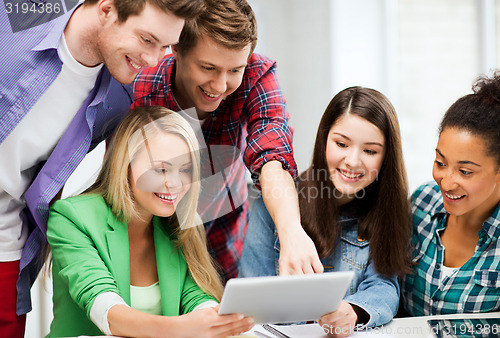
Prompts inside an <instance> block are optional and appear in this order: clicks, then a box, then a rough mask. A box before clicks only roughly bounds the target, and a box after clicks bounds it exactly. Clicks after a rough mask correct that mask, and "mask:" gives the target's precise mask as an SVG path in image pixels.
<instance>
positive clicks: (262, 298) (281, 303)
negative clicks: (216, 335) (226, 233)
mask: <svg viewBox="0 0 500 338" xmlns="http://www.w3.org/2000/svg"><path fill="white" fill-rule="evenodd" d="M353 277H354V272H353V271H341V272H325V273H320V274H310V275H294V276H266V277H248V278H233V279H230V280H229V281H228V282H227V284H226V287H225V289H224V294H223V295H222V300H221V302H220V308H219V314H230V313H241V314H244V315H246V316H252V317H253V318H254V321H255V323H292V322H304V321H309V320H318V319H319V318H320V317H321V316H322V315H324V314H326V313H330V312H333V311H335V310H336V309H337V307H338V305H339V304H340V301H341V300H342V299H343V298H344V296H345V293H346V291H347V289H348V287H349V285H350V283H351V280H352V278H353Z"/></svg>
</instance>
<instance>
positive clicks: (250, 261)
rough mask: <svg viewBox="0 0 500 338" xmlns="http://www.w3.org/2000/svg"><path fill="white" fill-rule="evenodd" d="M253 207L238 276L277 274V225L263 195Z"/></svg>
mask: <svg viewBox="0 0 500 338" xmlns="http://www.w3.org/2000/svg"><path fill="white" fill-rule="evenodd" d="M251 209H252V210H251V212H250V219H249V222H248V228H247V232H246V235H245V241H244V243H243V252H242V254H241V259H240V263H239V264H240V265H239V275H238V277H257V276H275V275H277V274H278V266H279V265H278V260H279V243H278V233H277V231H276V227H275V225H274V222H273V219H272V218H271V215H269V212H268V211H267V209H266V206H265V204H264V200H263V199H262V197H259V198H257V199H256V200H255V201H254V202H253V205H252V208H251Z"/></svg>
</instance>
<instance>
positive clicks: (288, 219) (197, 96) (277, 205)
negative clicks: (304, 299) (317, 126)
mask: <svg viewBox="0 0 500 338" xmlns="http://www.w3.org/2000/svg"><path fill="white" fill-rule="evenodd" d="M206 5H207V6H206V8H207V10H206V11H205V12H204V13H203V14H202V15H201V16H200V17H199V19H198V20H197V21H196V22H186V25H185V28H184V30H183V32H182V34H181V37H180V40H179V43H178V44H177V45H175V46H172V51H173V55H168V56H166V57H165V58H164V59H163V60H162V61H160V63H159V64H158V65H157V66H156V67H154V68H147V69H145V70H144V71H143V72H142V73H141V74H139V76H138V77H137V79H136V81H135V83H134V104H133V106H150V105H160V106H164V107H167V108H170V109H172V110H174V111H179V110H188V109H189V108H193V107H194V108H195V109H196V115H197V116H195V118H196V119H197V122H198V123H200V124H201V130H202V132H203V138H204V140H202V142H201V143H202V148H203V149H202V150H203V154H204V155H206V156H207V159H208V161H204V163H203V164H205V165H204V166H203V164H202V171H203V170H204V169H203V167H206V168H205V169H207V168H208V169H207V170H208V173H206V174H205V175H204V176H205V177H206V178H207V181H210V178H211V176H210V175H212V177H219V178H220V180H218V181H217V180H212V182H213V181H217V182H220V183H215V184H205V189H204V191H203V196H202V199H201V201H200V208H201V209H200V210H199V213H200V215H201V217H202V219H203V221H204V224H205V229H206V231H207V238H208V246H209V250H210V252H211V254H212V256H213V257H214V258H215V260H216V262H217V263H218V264H219V267H220V269H221V275H222V277H223V279H225V280H227V279H229V278H232V277H236V276H237V273H238V271H237V267H238V261H239V258H240V256H241V250H242V247H243V238H244V235H245V232H246V225H247V219H248V202H247V200H246V199H247V198H246V197H247V187H246V180H245V168H244V166H246V167H247V168H248V169H249V170H250V172H251V175H252V179H253V180H254V182H255V184H256V186H257V187H258V188H261V189H262V193H263V198H264V201H265V203H266V207H267V208H268V210H269V212H270V214H271V216H272V217H273V219H274V222H275V224H276V227H277V230H278V233H279V238H280V242H281V248H282V249H281V257H280V273H281V274H294V273H309V272H320V271H322V270H323V267H322V265H321V262H320V261H319V258H318V255H317V253H316V249H315V247H314V244H313V242H312V241H311V239H310V238H309V237H308V236H307V234H306V233H305V231H304V230H303V229H302V226H301V224H300V216H299V208H298V200H297V193H296V190H295V185H294V181H293V178H294V177H295V176H296V174H297V168H296V163H295V160H294V158H293V150H292V132H293V130H292V128H291V127H289V126H288V120H289V115H288V113H287V111H286V106H285V99H284V97H283V95H282V93H281V89H280V87H279V84H278V80H277V77H276V63H275V62H274V61H272V60H270V59H268V58H266V57H264V56H261V55H258V54H254V53H253V50H254V48H255V45H256V42H257V25H256V20H255V15H254V13H253V11H252V9H251V7H250V6H249V5H248V3H246V1H241V0H239V1H236V0H206ZM152 39H153V40H154V37H152ZM203 143H205V144H206V147H205V146H204V145H203ZM207 163H208V164H207ZM243 163H244V165H238V164H243ZM207 190H208V191H207ZM221 196H222V197H224V198H222V199H221ZM207 200H208V202H207Z"/></svg>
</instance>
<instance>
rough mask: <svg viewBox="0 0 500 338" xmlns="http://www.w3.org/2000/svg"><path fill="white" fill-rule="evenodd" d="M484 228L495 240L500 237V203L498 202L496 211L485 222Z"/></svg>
mask: <svg viewBox="0 0 500 338" xmlns="http://www.w3.org/2000/svg"><path fill="white" fill-rule="evenodd" d="M483 228H484V230H485V231H486V233H487V234H488V236H490V237H491V239H492V240H493V241H496V240H498V238H499V237H500V203H498V204H497V207H496V209H495V211H493V213H492V214H491V216H490V217H489V218H488V219H487V220H486V222H484V224H483Z"/></svg>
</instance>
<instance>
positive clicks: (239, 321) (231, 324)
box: [169, 306, 253, 338]
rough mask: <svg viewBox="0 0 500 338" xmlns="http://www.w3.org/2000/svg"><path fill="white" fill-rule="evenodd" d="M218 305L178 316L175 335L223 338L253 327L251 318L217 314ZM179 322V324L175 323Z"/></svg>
mask: <svg viewBox="0 0 500 338" xmlns="http://www.w3.org/2000/svg"><path fill="white" fill-rule="evenodd" d="M218 309H219V307H218V306H217V307H215V308H208V309H202V310H197V311H193V312H190V313H187V314H185V315H182V316H179V317H178V319H179V321H178V323H176V325H175V326H176V329H178V330H176V333H175V334H172V335H169V336H175V337H207V338H219V337H220V338H225V337H228V336H232V335H239V334H241V333H243V332H246V331H248V330H250V329H251V328H252V327H253V319H252V318H251V317H244V316H243V315H240V314H231V315H219V314H218V313H217V312H218ZM177 324H179V325H177Z"/></svg>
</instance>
